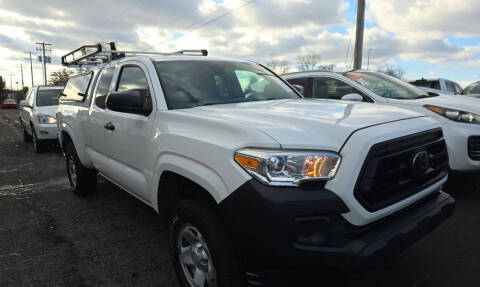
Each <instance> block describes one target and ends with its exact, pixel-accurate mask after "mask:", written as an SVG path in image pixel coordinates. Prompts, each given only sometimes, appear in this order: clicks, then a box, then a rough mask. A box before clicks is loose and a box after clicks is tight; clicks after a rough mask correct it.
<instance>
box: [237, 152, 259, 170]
mask: <svg viewBox="0 0 480 287" xmlns="http://www.w3.org/2000/svg"><path fill="white" fill-rule="evenodd" d="M235 160H236V161H237V162H238V163H239V164H240V165H241V166H242V167H243V168H257V167H258V160H256V159H254V158H251V157H247V156H243V155H238V154H236V155H235Z"/></svg>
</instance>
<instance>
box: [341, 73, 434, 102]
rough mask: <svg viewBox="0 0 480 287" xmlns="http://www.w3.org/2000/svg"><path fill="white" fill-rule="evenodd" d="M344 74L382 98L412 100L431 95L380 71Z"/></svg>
mask: <svg viewBox="0 0 480 287" xmlns="http://www.w3.org/2000/svg"><path fill="white" fill-rule="evenodd" d="M346 76H347V77H349V78H350V79H352V80H354V81H356V82H358V83H360V84H361V85H362V86H364V87H366V88H367V89H369V90H371V91H373V92H374V93H375V94H377V95H379V96H381V97H384V98H389V99H398V100H412V99H421V98H426V97H432V96H431V95H430V96H429V95H427V94H425V92H424V91H422V90H420V89H418V88H416V87H415V86H412V85H410V84H408V83H405V82H403V81H401V80H398V79H396V78H393V77H390V76H387V75H384V74H380V73H365V72H350V73H347V74H346Z"/></svg>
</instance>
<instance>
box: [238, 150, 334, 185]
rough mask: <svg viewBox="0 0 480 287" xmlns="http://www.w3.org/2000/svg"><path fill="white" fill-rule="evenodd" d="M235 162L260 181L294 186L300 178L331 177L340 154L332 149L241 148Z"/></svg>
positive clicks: (307, 179) (299, 181) (305, 179)
mask: <svg viewBox="0 0 480 287" xmlns="http://www.w3.org/2000/svg"><path fill="white" fill-rule="evenodd" d="M235 161H236V162H237V163H238V164H239V165H240V166H242V167H243V168H244V169H245V170H246V171H247V172H248V173H249V174H250V175H252V176H253V177H255V178H257V179H259V180H260V181H261V182H263V183H265V184H269V185H277V186H298V185H300V183H301V182H303V181H309V180H330V179H332V178H334V177H335V174H336V173H337V169H338V166H339V165H340V161H341V157H340V156H339V155H338V154H336V153H334V152H323V151H284V150H278V151H277V150H262V149H248V148H247V149H241V150H238V151H237V152H236V153H235Z"/></svg>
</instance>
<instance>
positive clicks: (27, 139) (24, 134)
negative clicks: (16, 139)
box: [20, 124, 32, 143]
mask: <svg viewBox="0 0 480 287" xmlns="http://www.w3.org/2000/svg"><path fill="white" fill-rule="evenodd" d="M20 125H21V126H22V138H23V142H25V143H29V142H32V136H31V135H29V134H28V132H27V130H26V129H25V127H24V126H23V124H20Z"/></svg>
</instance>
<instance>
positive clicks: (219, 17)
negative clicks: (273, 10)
mask: <svg viewBox="0 0 480 287" xmlns="http://www.w3.org/2000/svg"><path fill="white" fill-rule="evenodd" d="M256 1H257V0H250V1H248V2H245V3H243V4H242V5H240V6H238V7H236V8H234V9H231V10H229V11H227V12H225V13H223V14H221V15H219V16H217V17H215V18H212V19H211V20H209V21H207V22H204V23H202V24H200V25H198V26H195V27H192V25H190V26H189V27H190V28H187V29H186V30H185V31H183V33H182V35H180V36H178V37H177V38H180V37H183V36H185V34H186V33H188V32H193V31H195V30H198V29H200V28H202V27H204V26H206V25H208V24H210V23H212V22H215V21H217V20H220V19H221V18H223V17H226V16H228V15H230V14H232V13H234V12H236V11H237V10H240V9H242V8H244V7H246V6H248V5H250V4H252V3H254V2H256ZM208 16H210V15H208ZM202 19H205V17H203V18H202ZM197 23H198V21H197ZM177 38H175V39H177ZM173 40H174V39H170V40H167V41H165V42H163V43H161V44H162V45H163V44H166V43H169V42H171V41H173Z"/></svg>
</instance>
